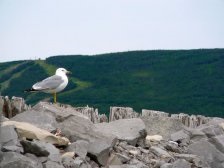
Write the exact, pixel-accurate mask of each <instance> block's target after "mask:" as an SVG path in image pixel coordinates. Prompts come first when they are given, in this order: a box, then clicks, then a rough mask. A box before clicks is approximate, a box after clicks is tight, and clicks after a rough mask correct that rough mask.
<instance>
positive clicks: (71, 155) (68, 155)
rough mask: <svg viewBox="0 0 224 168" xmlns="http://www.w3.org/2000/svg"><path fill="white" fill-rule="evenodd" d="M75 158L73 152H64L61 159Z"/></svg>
mask: <svg viewBox="0 0 224 168" xmlns="http://www.w3.org/2000/svg"><path fill="white" fill-rule="evenodd" d="M74 156H75V152H65V153H63V154H62V156H61V157H62V158H64V157H70V158H73V157H74Z"/></svg>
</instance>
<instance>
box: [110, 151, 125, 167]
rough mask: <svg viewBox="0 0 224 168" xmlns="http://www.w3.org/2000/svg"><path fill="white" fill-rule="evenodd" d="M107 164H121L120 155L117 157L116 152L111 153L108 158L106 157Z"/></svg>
mask: <svg viewBox="0 0 224 168" xmlns="http://www.w3.org/2000/svg"><path fill="white" fill-rule="evenodd" d="M107 164H108V165H122V161H121V159H120V157H118V156H117V155H116V154H113V153H112V154H111V155H110V158H109V159H108V162H107Z"/></svg>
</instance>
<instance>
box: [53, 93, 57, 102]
mask: <svg viewBox="0 0 224 168" xmlns="http://www.w3.org/2000/svg"><path fill="white" fill-rule="evenodd" d="M53 95H54V103H57V95H56V92H54V94H53Z"/></svg>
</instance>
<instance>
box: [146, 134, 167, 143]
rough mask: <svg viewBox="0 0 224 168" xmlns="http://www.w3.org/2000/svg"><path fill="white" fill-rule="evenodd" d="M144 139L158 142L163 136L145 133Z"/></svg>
mask: <svg viewBox="0 0 224 168" xmlns="http://www.w3.org/2000/svg"><path fill="white" fill-rule="evenodd" d="M145 140H146V141H149V143H150V142H159V141H161V140H163V137H162V136H161V135H147V136H146V138H145Z"/></svg>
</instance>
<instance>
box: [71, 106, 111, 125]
mask: <svg viewBox="0 0 224 168" xmlns="http://www.w3.org/2000/svg"><path fill="white" fill-rule="evenodd" d="M70 108H73V109H74V110H76V111H77V112H79V113H81V114H83V115H84V116H87V117H88V118H89V119H90V121H92V122H93V123H100V122H107V121H108V119H107V116H106V115H99V113H98V109H94V108H92V107H88V106H87V107H75V108H74V107H70Z"/></svg>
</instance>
